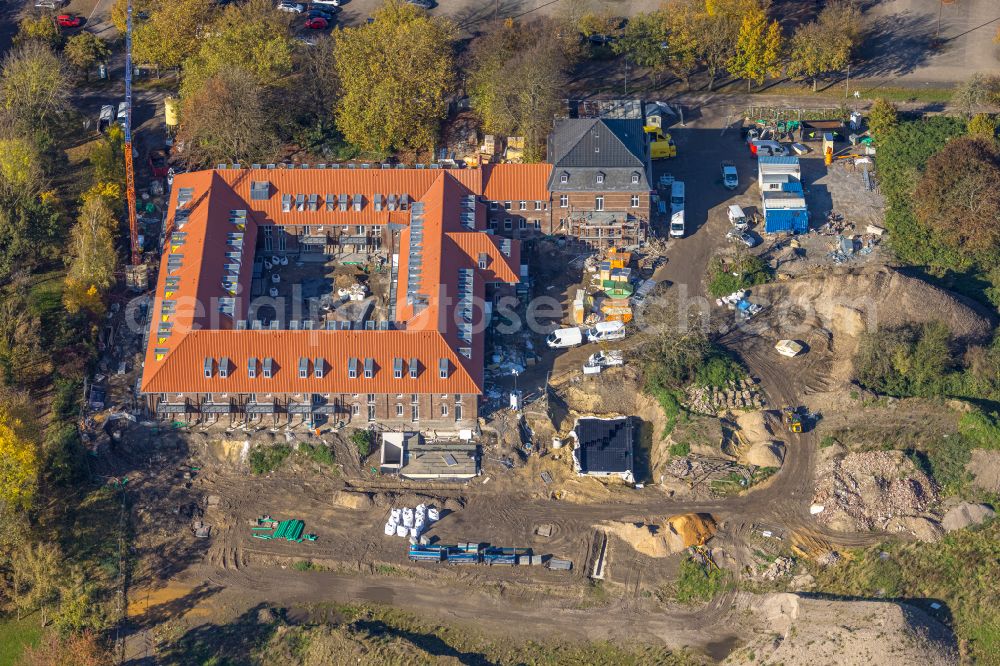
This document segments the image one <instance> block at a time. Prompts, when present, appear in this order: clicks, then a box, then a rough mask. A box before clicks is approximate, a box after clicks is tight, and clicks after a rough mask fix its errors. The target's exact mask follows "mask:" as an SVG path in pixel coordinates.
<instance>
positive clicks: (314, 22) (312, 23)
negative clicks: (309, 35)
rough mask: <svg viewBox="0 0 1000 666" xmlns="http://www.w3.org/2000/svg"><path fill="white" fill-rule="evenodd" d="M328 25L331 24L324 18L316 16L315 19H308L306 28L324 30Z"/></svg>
mask: <svg viewBox="0 0 1000 666" xmlns="http://www.w3.org/2000/svg"><path fill="white" fill-rule="evenodd" d="M328 25H330V22H329V21H327V20H326V19H325V18H323V17H322V16H314V17H313V18H310V19H306V27H307V28H309V29H310V30H323V29H324V28H326V27H327V26H328Z"/></svg>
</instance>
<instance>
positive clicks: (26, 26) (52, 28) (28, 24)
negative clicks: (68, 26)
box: [14, 14, 63, 49]
mask: <svg viewBox="0 0 1000 666" xmlns="http://www.w3.org/2000/svg"><path fill="white" fill-rule="evenodd" d="M62 39H63V36H62V33H61V32H59V26H57V25H56V22H55V21H54V20H53V19H52V16H51V15H47V14H42V15H41V16H25V17H24V18H23V19H21V21H20V22H19V23H18V24H17V34H16V35H14V46H23V45H25V44H27V43H28V42H38V43H40V44H43V45H44V46H47V47H49V48H51V49H56V48H59V46H60V45H61V44H62Z"/></svg>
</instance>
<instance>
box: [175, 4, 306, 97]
mask: <svg viewBox="0 0 1000 666" xmlns="http://www.w3.org/2000/svg"><path fill="white" fill-rule="evenodd" d="M288 16H289V15H288V14H287V13H285V12H282V11H280V10H278V9H277V7H275V5H274V4H272V3H271V2H269V1H268V0H247V2H245V3H233V4H230V5H227V6H226V9H225V10H224V11H223V12H222V14H221V16H219V18H218V19H217V20H216V21H215V22H214V23H212V25H211V31H210V32H209V33H208V34H205V35H203V37H202V38H201V39H200V40H199V44H200V46H199V48H198V51H197V52H196V53H195V54H194V55H192V56H190V57H188V58H186V59H185V60H184V64H183V66H184V71H183V76H182V78H181V97H182V98H190V97H192V96H194V95H195V94H196V93H197V92H198V91H199V90H200V89H201V87H202V86H203V85H204V83H205V82H206V81H207V80H208V79H209V78H211V77H212V76H215V75H216V74H219V73H220V72H224V71H227V70H231V69H233V68H234V67H238V68H239V69H240V70H241V71H242V72H243V74H244V75H249V76H250V77H251V78H252V79H253V81H254V82H256V83H257V84H259V85H261V86H267V87H272V86H280V85H282V84H283V83H284V79H285V78H286V77H287V76H288V75H289V74H290V73H291V72H292V65H293V58H292V56H293V53H294V50H295V45H294V42H293V40H292V33H291V27H290V23H289V22H290V19H289V18H288Z"/></svg>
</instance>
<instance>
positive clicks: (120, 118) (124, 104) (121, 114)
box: [115, 102, 128, 126]
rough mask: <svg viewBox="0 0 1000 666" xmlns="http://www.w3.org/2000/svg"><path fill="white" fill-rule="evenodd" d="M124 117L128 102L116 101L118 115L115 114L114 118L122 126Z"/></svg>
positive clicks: (126, 116)
mask: <svg viewBox="0 0 1000 666" xmlns="http://www.w3.org/2000/svg"><path fill="white" fill-rule="evenodd" d="M126 118H128V103H127V102H118V115H117V116H115V120H116V121H118V122H119V123H121V124H122V125H123V126H124V125H125V119H126Z"/></svg>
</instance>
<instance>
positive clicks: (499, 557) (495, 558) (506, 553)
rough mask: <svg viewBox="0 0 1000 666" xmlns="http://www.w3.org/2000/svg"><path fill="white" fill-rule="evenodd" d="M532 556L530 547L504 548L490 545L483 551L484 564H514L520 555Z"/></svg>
mask: <svg viewBox="0 0 1000 666" xmlns="http://www.w3.org/2000/svg"><path fill="white" fill-rule="evenodd" d="M524 555H527V556H529V557H530V556H531V549H530V548H502V547H500V546H490V547H489V548H487V549H486V550H485V551H484V552H483V564H489V565H490V566H493V565H494V564H500V565H506V566H514V565H516V564H517V558H518V557H520V556H524Z"/></svg>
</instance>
